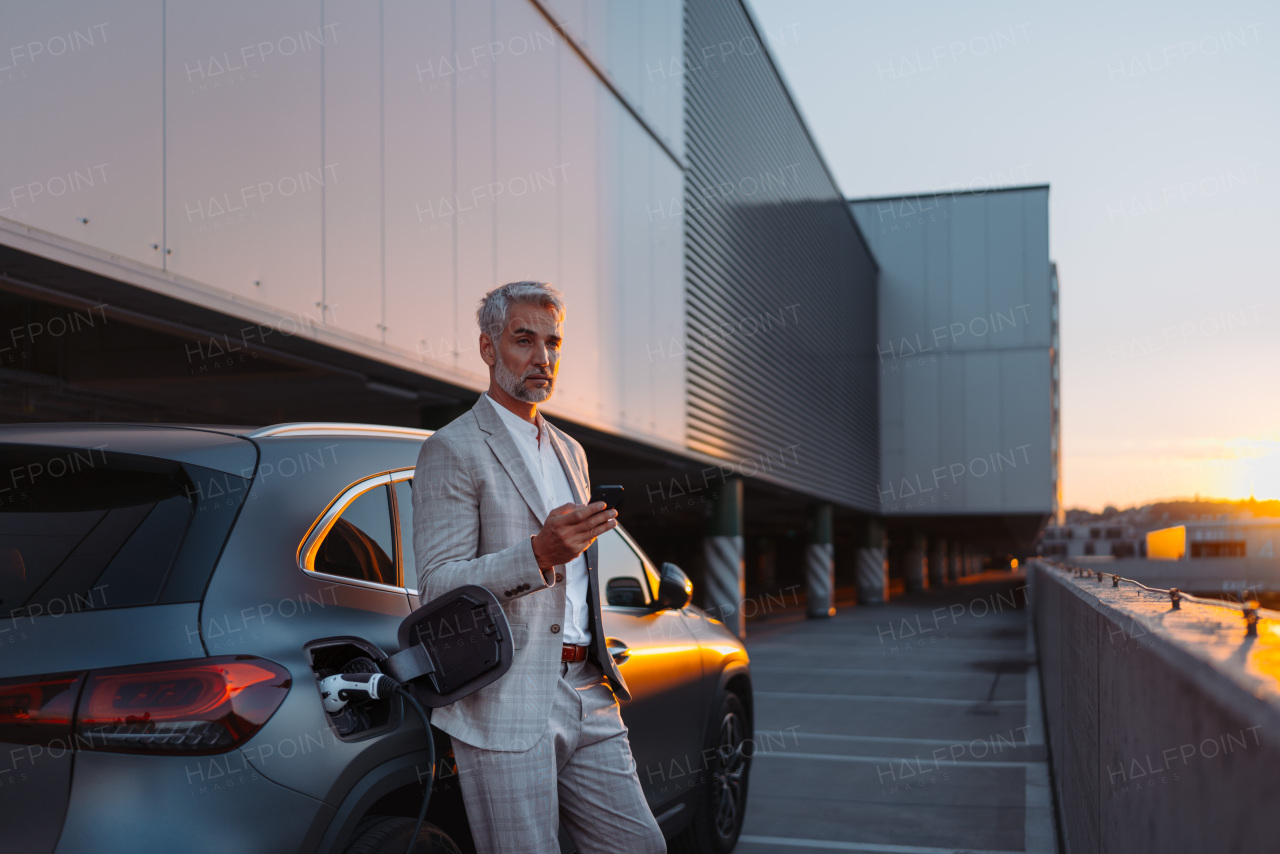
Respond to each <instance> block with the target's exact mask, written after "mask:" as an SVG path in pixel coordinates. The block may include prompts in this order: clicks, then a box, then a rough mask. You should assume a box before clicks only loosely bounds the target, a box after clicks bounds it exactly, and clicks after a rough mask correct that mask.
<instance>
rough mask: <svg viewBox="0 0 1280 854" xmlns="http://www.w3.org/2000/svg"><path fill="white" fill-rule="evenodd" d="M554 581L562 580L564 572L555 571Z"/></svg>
mask: <svg viewBox="0 0 1280 854" xmlns="http://www.w3.org/2000/svg"><path fill="white" fill-rule="evenodd" d="M556 581H564V573H562V572H557V573H556Z"/></svg>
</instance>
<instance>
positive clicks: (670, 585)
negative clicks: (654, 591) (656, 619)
mask: <svg viewBox="0 0 1280 854" xmlns="http://www.w3.org/2000/svg"><path fill="white" fill-rule="evenodd" d="M691 601H693V582H692V581H690V580H689V576H687V575H685V574H684V570H683V569H681V568H680V567H678V566H676V565H675V564H674V563H664V564H663V565H662V574H661V575H659V576H658V607H659V608H670V609H674V610H677V611H678V610H680V609H681V608H683V607H684V606H686V605H688V604H689V603H690V602H691Z"/></svg>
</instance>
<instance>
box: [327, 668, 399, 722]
mask: <svg viewBox="0 0 1280 854" xmlns="http://www.w3.org/2000/svg"><path fill="white" fill-rule="evenodd" d="M395 686H396V682H395V680H394V679H392V678H391V677H390V676H387V675H386V674H385V673H335V674H333V675H332V676H326V677H325V678H324V679H321V680H320V699H321V700H322V701H323V702H324V710H325V711H326V712H328V713H329V714H331V715H336V714H338V713H339V712H341V711H342V710H343V709H344V708H346V705H347V703H350V702H351V701H352V700H384V699H386V698H387V697H390V696H391V694H392V693H393V692H394V690H395Z"/></svg>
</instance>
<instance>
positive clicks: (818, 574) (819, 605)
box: [804, 504, 836, 618]
mask: <svg viewBox="0 0 1280 854" xmlns="http://www.w3.org/2000/svg"><path fill="white" fill-rule="evenodd" d="M831 540H832V538H831V505H830V504H815V505H813V506H812V507H811V508H810V510H809V545H808V547H807V548H806V549H805V570H804V594H805V599H806V600H807V602H808V606H807V610H808V615H809V616H810V617H818V618H821V617H834V616H835V615H836V560H835V546H834V545H833V544H832V542H831Z"/></svg>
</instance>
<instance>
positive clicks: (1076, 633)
mask: <svg viewBox="0 0 1280 854" xmlns="http://www.w3.org/2000/svg"><path fill="white" fill-rule="evenodd" d="M1030 569H1031V600H1032V608H1033V611H1034V618H1035V631H1036V641H1037V644H1038V646H1039V651H1040V672H1041V679H1042V685H1043V693H1044V708H1045V716H1046V718H1047V727H1048V734H1049V745H1050V750H1051V753H1052V762H1053V776H1054V786H1055V790H1056V791H1055V795H1056V800H1057V807H1058V813H1059V821H1060V824H1061V828H1062V834H1063V842H1064V845H1065V851H1066V852H1067V853H1068V854H1089V853H1090V852H1099V854H1102V852H1125V854H1137V852H1215V854H1216V852H1228V851H1241V852H1245V851H1249V852H1252V851H1280V831H1278V830H1277V828H1276V824H1275V820H1276V817H1275V814H1274V812H1275V809H1276V804H1277V796H1276V792H1277V786H1280V690H1278V685H1280V682H1278V681H1277V676H1280V623H1272V622H1271V621H1270V620H1264V622H1263V623H1262V625H1261V626H1260V631H1259V635H1260V636H1259V637H1258V638H1253V639H1246V637H1245V629H1244V621H1243V619H1242V618H1241V615H1240V613H1239V612H1237V611H1230V610H1227V609H1225V608H1219V607H1214V606H1209V605H1199V604H1194V603H1184V604H1183V606H1182V609H1181V610H1180V611H1172V610H1171V609H1170V606H1169V601H1168V598H1167V597H1162V596H1160V595H1158V594H1154V593H1148V592H1145V591H1141V590H1139V589H1138V588H1136V587H1133V586H1132V585H1123V584H1122V585H1121V586H1120V587H1118V588H1113V587H1112V586H1111V579H1110V578H1109V577H1108V578H1107V579H1106V581H1105V582H1103V583H1098V582H1097V581H1095V580H1094V579H1093V578H1087V579H1083V578H1076V577H1074V576H1073V575H1072V573H1070V572H1067V571H1062V570H1059V569H1056V568H1054V567H1051V566H1049V565H1047V564H1043V563H1039V562H1033V563H1032V565H1031V567H1030ZM1263 613H1264V616H1266V617H1274V618H1276V619H1277V620H1280V614H1277V613H1275V612H1263Z"/></svg>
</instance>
